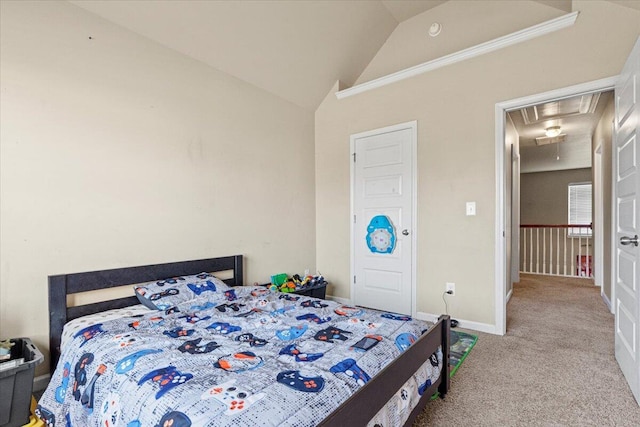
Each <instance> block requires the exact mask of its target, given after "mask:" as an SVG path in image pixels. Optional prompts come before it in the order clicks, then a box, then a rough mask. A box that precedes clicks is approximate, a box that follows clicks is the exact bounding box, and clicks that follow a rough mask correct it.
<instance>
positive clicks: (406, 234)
mask: <svg viewBox="0 0 640 427" xmlns="http://www.w3.org/2000/svg"><path fill="white" fill-rule="evenodd" d="M402 234H403V235H404V236H408V235H409V230H407V229H406V228H405V229H404V230H402ZM636 237H638V236H636ZM636 246H638V244H637V243H636Z"/></svg>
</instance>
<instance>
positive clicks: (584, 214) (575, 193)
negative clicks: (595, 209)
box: [569, 183, 592, 237]
mask: <svg viewBox="0 0 640 427" xmlns="http://www.w3.org/2000/svg"><path fill="white" fill-rule="evenodd" d="M591 222H592V219H591V183H581V184H569V224H591ZM591 232H592V230H591V228H569V236H575V237H577V236H591Z"/></svg>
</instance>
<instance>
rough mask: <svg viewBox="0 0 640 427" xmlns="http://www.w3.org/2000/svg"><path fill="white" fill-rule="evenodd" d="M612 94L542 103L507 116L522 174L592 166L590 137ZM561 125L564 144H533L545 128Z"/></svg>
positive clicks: (604, 93)
mask: <svg viewBox="0 0 640 427" xmlns="http://www.w3.org/2000/svg"><path fill="white" fill-rule="evenodd" d="M612 100H613V93H612V92H611V91H607V92H602V93H595V94H585V95H579V96H574V97H571V98H566V99H561V100H557V101H552V102H545V103H543V104H538V105H534V106H530V107H527V108H523V109H521V110H515V111H510V112H509V113H507V114H508V115H509V118H510V119H511V122H512V123H513V124H514V126H515V128H516V131H517V132H518V136H519V144H520V162H521V172H522V173H528V172H543V171H552V170H563V169H576V168H589V167H591V152H592V146H591V145H592V144H591V141H592V135H593V132H594V130H595V128H596V126H597V125H598V122H599V121H600V119H601V118H602V114H603V112H604V110H605V109H606V107H607V105H608V104H609V103H611V102H612ZM550 126H560V127H561V135H562V136H564V138H563V139H564V141H563V142H560V143H551V144H542V145H539V144H536V138H539V137H544V136H545V129H546V128H548V127H550Z"/></svg>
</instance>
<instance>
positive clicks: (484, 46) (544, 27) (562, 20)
mask: <svg viewBox="0 0 640 427" xmlns="http://www.w3.org/2000/svg"><path fill="white" fill-rule="evenodd" d="M579 13H580V12H578V11H576V12H572V13H568V14H566V15H562V16H559V17H558V18H554V19H551V20H549V21H545V22H542V23H540V24H537V25H534V26H532V27H528V28H525V29H523V30H520V31H516V32H514V33H511V34H507V35H506V36H502V37H498V38H496V39H493V40H489V41H487V42H484V43H480V44H478V45H475V46H472V47H469V48H467V49H463V50H460V51H458V52H454V53H451V54H449V55H445V56H441V57H440V58H436V59H433V60H431V61H427V62H423V63H422V64H418V65H415V66H413V67H409V68H406V69H404V70H401V71H397V72H395V73H392V74H389V75H386V76H383V77H379V78H377V79H374V80H371V81H368V82H365V83H361V84H359V85H356V86H353V87H350V88H348V89H344V90H341V91H338V92H336V97H337V98H338V99H344V98H347V97H349V96H353V95H357V94H359V93H362V92H367V91H370V90H372V89H377V88H380V87H383V86H386V85H389V84H392V83H395V82H399V81H401V80H404V79H408V78H410V77H414V76H417V75H420V74H423V73H426V72H428V71H431V70H435V69H437V68H441V67H444V66H447V65H451V64H455V63H456V62H461V61H465V60H467V59H470V58H474V57H476V56H480V55H484V54H485V53H489V52H493V51H495V50H499V49H503V48H505V47H508V46H512V45H514V44H518V43H522V42H524V41H527V40H531V39H534V38H536V37H540V36H543V35H545V34H549V33H552V32H554V31H558V30H561V29H563V28H566V27H570V26H572V25H573V24H575V22H576V20H577V19H578V14H579Z"/></svg>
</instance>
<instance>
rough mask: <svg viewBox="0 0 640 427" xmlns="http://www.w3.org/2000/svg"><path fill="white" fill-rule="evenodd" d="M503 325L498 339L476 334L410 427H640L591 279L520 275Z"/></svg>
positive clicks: (605, 313)
mask: <svg viewBox="0 0 640 427" xmlns="http://www.w3.org/2000/svg"><path fill="white" fill-rule="evenodd" d="M454 314H455V313H454ZM454 317H455V316H454ZM507 325H508V326H507V335H505V336H503V337H500V336H495V335H490V334H484V333H477V334H478V336H479V339H478V343H477V344H476V346H475V347H474V349H473V350H472V351H471V354H469V357H467V359H466V360H465V362H464V364H463V365H462V367H461V368H460V370H459V371H458V373H457V374H456V376H454V377H453V379H452V381H451V391H450V392H449V394H448V395H447V397H446V398H445V399H444V400H440V399H438V400H436V401H434V402H431V403H429V404H428V405H427V408H426V409H425V411H424V412H423V413H422V414H421V415H420V416H419V417H418V419H417V420H416V422H415V423H414V427H418V426H468V425H470V426H640V407H639V406H638V404H637V403H636V401H635V400H634V398H633V395H632V394H631V391H630V390H629V387H628V385H627V383H626V381H625V379H624V378H623V376H622V372H621V371H620V368H619V367H618V364H617V362H616V360H615V357H614V354H613V348H614V335H613V326H614V325H613V315H612V314H611V313H609V312H608V310H607V307H606V305H605V304H604V302H603V300H602V298H601V297H600V288H597V287H595V286H593V284H592V282H591V281H588V280H585V279H571V278H560V277H551V276H536V275H522V276H521V281H520V283H517V284H515V285H514V291H513V296H512V298H511V300H510V302H509V304H508V306H507ZM473 333H474V334H475V333H476V332H473Z"/></svg>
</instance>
